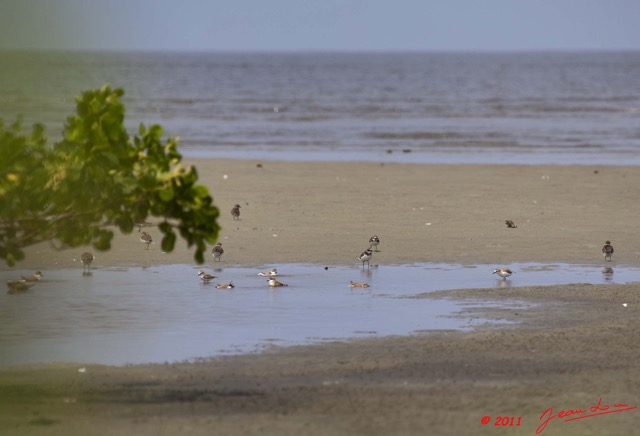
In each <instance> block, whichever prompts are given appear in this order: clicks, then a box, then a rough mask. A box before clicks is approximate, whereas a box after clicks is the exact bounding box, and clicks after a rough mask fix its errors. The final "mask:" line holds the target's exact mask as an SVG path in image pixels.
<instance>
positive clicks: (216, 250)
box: [211, 242, 224, 262]
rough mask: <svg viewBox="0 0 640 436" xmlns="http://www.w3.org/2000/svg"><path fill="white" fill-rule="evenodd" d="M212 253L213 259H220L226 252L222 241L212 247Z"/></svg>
mask: <svg viewBox="0 0 640 436" xmlns="http://www.w3.org/2000/svg"><path fill="white" fill-rule="evenodd" d="M211 254H212V255H213V261H214V262H215V261H220V258H221V257H222V255H223V254H224V250H223V249H222V243H220V242H218V243H217V244H216V245H215V247H213V248H212V249H211Z"/></svg>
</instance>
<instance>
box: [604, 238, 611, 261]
mask: <svg viewBox="0 0 640 436" xmlns="http://www.w3.org/2000/svg"><path fill="white" fill-rule="evenodd" d="M602 255H603V256H604V260H606V261H609V262H611V256H613V245H611V241H607V242H605V243H604V247H602Z"/></svg>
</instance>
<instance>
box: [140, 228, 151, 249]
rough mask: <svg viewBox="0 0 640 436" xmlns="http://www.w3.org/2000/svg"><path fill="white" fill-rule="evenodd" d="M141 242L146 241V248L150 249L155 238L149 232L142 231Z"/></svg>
mask: <svg viewBox="0 0 640 436" xmlns="http://www.w3.org/2000/svg"><path fill="white" fill-rule="evenodd" d="M140 242H142V243H144V244H145V245H144V249H145V250H148V249H149V244H151V243H152V242H153V238H152V237H151V235H150V234H148V233H147V232H142V234H141V235H140Z"/></svg>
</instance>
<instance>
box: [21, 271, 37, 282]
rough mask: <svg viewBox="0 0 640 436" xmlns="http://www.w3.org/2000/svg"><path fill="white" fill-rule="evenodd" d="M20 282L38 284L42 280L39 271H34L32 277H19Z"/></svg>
mask: <svg viewBox="0 0 640 436" xmlns="http://www.w3.org/2000/svg"><path fill="white" fill-rule="evenodd" d="M21 277H22V280H24V281H25V282H39V281H40V279H41V278H42V273H41V272H40V271H36V272H34V273H33V274H32V275H30V276H26V277H25V276H21Z"/></svg>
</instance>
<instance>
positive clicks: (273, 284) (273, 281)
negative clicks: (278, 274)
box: [269, 278, 289, 288]
mask: <svg viewBox="0 0 640 436" xmlns="http://www.w3.org/2000/svg"><path fill="white" fill-rule="evenodd" d="M269 286H271V287H272V288H278V287H280V286H289V285H285V284H284V283H282V282H279V281H277V280H276V279H273V278H271V279H269Z"/></svg>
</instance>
